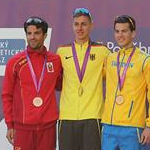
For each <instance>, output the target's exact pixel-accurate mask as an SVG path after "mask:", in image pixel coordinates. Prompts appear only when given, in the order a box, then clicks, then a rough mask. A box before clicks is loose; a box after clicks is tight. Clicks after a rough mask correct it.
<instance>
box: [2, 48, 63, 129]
mask: <svg viewBox="0 0 150 150" xmlns="http://www.w3.org/2000/svg"><path fill="white" fill-rule="evenodd" d="M27 52H28V55H29V57H30V60H31V63H32V66H33V70H34V72H35V75H36V78H37V81H39V78H40V75H41V72H42V68H43V63H44V60H45V55H46V56H47V61H46V68H45V72H44V78H43V81H42V84H41V88H40V91H39V95H38V96H40V97H41V98H42V99H43V104H42V106H40V107H35V106H34V105H33V99H34V98H35V97H36V96H37V91H36V88H35V86H34V83H33V79H32V75H31V72H30V70H29V65H28V62H27V58H26V52H25V51H23V52H21V53H19V54H17V55H15V56H14V57H12V58H11V59H10V60H9V61H8V63H7V65H6V71H5V77H4V82H3V89H2V101H3V110H4V116H5V121H6V124H7V126H8V128H31V129H32V128H33V129H35V127H36V128H39V129H40V128H43V127H46V126H47V125H48V124H49V123H50V122H53V121H56V119H57V118H58V110H57V103H56V98H55V86H56V82H57V81H58V79H59V77H60V75H61V72H62V67H61V61H60V58H59V56H58V55H55V54H52V53H50V52H48V51H47V50H46V48H45V47H44V48H43V51H41V52H37V51H35V50H32V49H30V48H29V47H27ZM49 64H50V65H49Z"/></svg>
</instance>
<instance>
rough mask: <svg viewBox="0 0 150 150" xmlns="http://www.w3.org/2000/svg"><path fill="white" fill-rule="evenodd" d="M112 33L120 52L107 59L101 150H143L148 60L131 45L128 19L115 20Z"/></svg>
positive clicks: (148, 122) (147, 134) (147, 130)
mask: <svg viewBox="0 0 150 150" xmlns="http://www.w3.org/2000/svg"><path fill="white" fill-rule="evenodd" d="M114 30H115V39H116V41H117V43H118V45H119V46H120V47H121V49H120V50H119V51H118V52H116V53H113V54H110V55H109V56H108V59H107V67H106V100H105V108H104V113H103V117H102V123H103V128H102V130H103V131H102V150H116V149H119V150H144V148H145V145H146V144H147V143H149V142H150V118H149V117H148V118H147V119H146V95H147V99H148V102H149V103H150V56H149V55H148V54H146V53H144V52H142V51H141V50H140V49H139V48H137V47H135V46H134V45H133V39H134V37H135V34H136V31H135V30H136V25H135V20H134V19H133V18H132V17H130V16H127V15H122V16H119V17H117V18H116V19H115V22H114ZM149 114H150V111H149ZM149 116H150V115H149Z"/></svg>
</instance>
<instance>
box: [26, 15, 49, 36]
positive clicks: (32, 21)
mask: <svg viewBox="0 0 150 150" xmlns="http://www.w3.org/2000/svg"><path fill="white" fill-rule="evenodd" d="M29 25H35V26H36V27H37V28H41V29H42V31H43V33H44V34H45V33H47V30H48V24H47V22H46V21H44V20H43V19H42V18H40V17H36V16H32V17H29V18H28V19H27V20H26V21H25V22H24V30H25V32H26V33H27V27H28V26H29Z"/></svg>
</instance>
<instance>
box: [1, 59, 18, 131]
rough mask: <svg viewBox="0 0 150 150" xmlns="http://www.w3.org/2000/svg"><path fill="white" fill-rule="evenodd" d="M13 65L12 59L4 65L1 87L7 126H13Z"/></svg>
mask: <svg viewBox="0 0 150 150" xmlns="http://www.w3.org/2000/svg"><path fill="white" fill-rule="evenodd" d="M15 78H16V77H15V74H14V65H13V62H12V61H9V62H8V63H7V65H6V70H5V77H4V81H3V89H2V103H3V111H4V117H5V122H6V124H7V127H8V128H13V112H12V105H13V89H14V84H15Z"/></svg>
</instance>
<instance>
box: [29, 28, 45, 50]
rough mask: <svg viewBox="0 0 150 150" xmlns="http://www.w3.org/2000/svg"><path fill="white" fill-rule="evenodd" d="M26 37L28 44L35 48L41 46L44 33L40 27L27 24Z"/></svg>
mask: <svg viewBox="0 0 150 150" xmlns="http://www.w3.org/2000/svg"><path fill="white" fill-rule="evenodd" d="M26 37H27V42H28V46H29V47H31V48H32V49H34V50H37V49H40V48H41V47H42V46H43V44H44V40H45V38H46V34H44V33H43V31H42V29H41V28H38V29H37V27H36V26H34V25H29V26H28V27H27V33H26Z"/></svg>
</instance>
